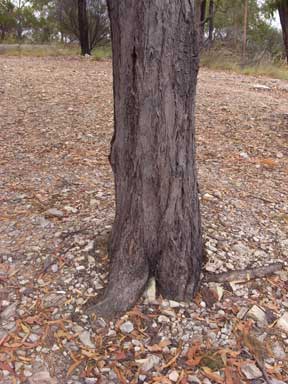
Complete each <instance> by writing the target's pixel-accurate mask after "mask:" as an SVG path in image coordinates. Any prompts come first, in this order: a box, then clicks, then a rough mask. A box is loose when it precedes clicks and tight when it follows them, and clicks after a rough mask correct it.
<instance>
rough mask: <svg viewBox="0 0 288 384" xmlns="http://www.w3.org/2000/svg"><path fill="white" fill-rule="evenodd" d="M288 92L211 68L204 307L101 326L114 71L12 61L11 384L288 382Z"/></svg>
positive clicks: (3, 101) (143, 313) (7, 356)
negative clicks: (233, 276) (238, 275)
mask: <svg viewBox="0 0 288 384" xmlns="http://www.w3.org/2000/svg"><path fill="white" fill-rule="evenodd" d="M287 99H288V84H287V82H284V81H280V80H273V79H269V78H255V77H246V76H241V75H236V74H233V73H226V72H213V71H208V70H205V69H203V70H201V73H200V76H199V88H198V105H197V130H198V131H197V140H198V167H199V185H200V198H201V203H202V218H203V219H202V220H203V227H204V236H205V243H206V252H207V263H206V265H205V266H204V270H203V273H205V272H212V273H215V272H216V273H217V272H224V271H229V270H234V269H239V268H252V267H260V266H264V265H267V264H270V263H272V262H278V261H280V262H283V263H284V264H285V266H284V268H283V269H282V271H281V272H278V273H277V274H275V275H273V276H269V277H267V278H263V279H256V280H253V281H249V282H245V283H239V282H238V283H237V282H231V283H224V284H218V283H217V284H215V283H209V284H204V283H203V284H202V288H201V290H200V292H199V294H198V295H197V296H196V298H195V300H194V302H193V303H188V304H187V303H177V302H171V301H170V302H169V301H167V300H164V299H162V298H160V297H157V296H156V295H155V289H154V283H155V282H153V281H151V282H150V286H149V289H147V291H146V293H145V297H143V298H142V300H141V301H140V302H139V304H138V305H137V306H136V307H135V308H133V309H132V310H131V311H130V312H129V313H128V314H126V315H125V316H124V317H123V318H121V319H118V320H117V321H114V322H110V323H106V322H105V321H104V320H101V319H98V320H97V322H96V323H95V324H93V326H92V325H91V323H90V321H89V319H88V317H87V316H86V315H85V311H83V306H84V305H85V303H86V302H87V301H88V300H90V299H93V298H95V297H96V296H97V295H98V294H99V293H101V290H102V289H103V287H104V286H105V283H106V281H107V263H108V257H107V251H106V246H107V240H108V237H109V232H110V229H111V224H112V222H113V215H114V200H113V199H114V192H113V178H112V173H111V170H110V167H109V163H108V160H107V155H108V152H109V141H110V138H111V135H112V129H113V115H112V113H113V102H112V73H111V62H109V61H107V62H95V61H90V60H87V59H78V58H58V59H57V58H31V57H30V58H12V57H4V56H2V57H0V128H1V130H0V142H1V155H0V175H1V177H0V190H1V192H0V202H1V203H0V204H1V207H0V217H1V222H0V233H1V244H0V312H1V313H0V381H1V383H5V384H8V383H12V384H15V383H28V384H36V383H38V384H53V383H55V384H56V383H59V384H62V383H63V384H64V383H65V384H66V383H67V384H68V383H71V384H76V383H85V384H89V383H90V384H91V383H100V384H101V383H111V384H112V383H164V384H167V383H168V384H171V383H172V384H173V383H178V384H180V383H181V384H186V383H203V384H210V383H220V384H221V383H223V384H224V383H225V384H239V383H246V382H247V383H252V384H261V383H264V382H265V380H266V382H267V377H266V379H265V376H266V374H268V376H269V377H270V382H271V383H273V384H281V383H285V382H287V380H288V364H287V352H288V269H287V260H288V204H287V202H288V198H287V196H288V166H287V165H288V146H287V139H288V103H287Z"/></svg>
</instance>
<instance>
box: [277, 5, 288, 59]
mask: <svg viewBox="0 0 288 384" xmlns="http://www.w3.org/2000/svg"><path fill="white" fill-rule="evenodd" d="M278 13H279V17H280V23H281V27H282V33H283V41H284V49H285V55H286V61H287V64H288V2H287V1H282V2H280V3H279V5H278Z"/></svg>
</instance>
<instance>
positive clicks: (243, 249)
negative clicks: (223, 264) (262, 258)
mask: <svg viewBox="0 0 288 384" xmlns="http://www.w3.org/2000/svg"><path fill="white" fill-rule="evenodd" d="M232 250H233V251H234V252H235V253H236V255H237V256H239V257H240V258H242V257H243V256H246V255H248V254H250V252H251V249H250V248H249V247H247V246H246V245H245V244H243V243H240V242H239V243H236V244H234V245H233V246H232Z"/></svg>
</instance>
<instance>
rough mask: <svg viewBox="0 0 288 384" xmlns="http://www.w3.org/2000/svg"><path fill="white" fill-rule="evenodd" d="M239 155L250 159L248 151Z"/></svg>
mask: <svg viewBox="0 0 288 384" xmlns="http://www.w3.org/2000/svg"><path fill="white" fill-rule="evenodd" d="M239 156H240V157H242V159H246V160H247V159H249V155H248V153H246V152H240V153H239Z"/></svg>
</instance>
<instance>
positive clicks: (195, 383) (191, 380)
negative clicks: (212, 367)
mask: <svg viewBox="0 0 288 384" xmlns="http://www.w3.org/2000/svg"><path fill="white" fill-rule="evenodd" d="M187 380H188V381H189V383H191V384H201V381H200V380H199V379H198V377H197V376H193V375H189V376H188V377H187Z"/></svg>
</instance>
